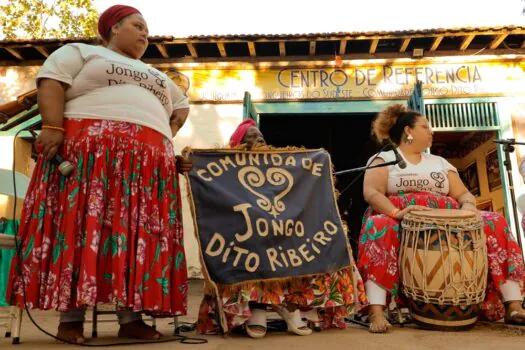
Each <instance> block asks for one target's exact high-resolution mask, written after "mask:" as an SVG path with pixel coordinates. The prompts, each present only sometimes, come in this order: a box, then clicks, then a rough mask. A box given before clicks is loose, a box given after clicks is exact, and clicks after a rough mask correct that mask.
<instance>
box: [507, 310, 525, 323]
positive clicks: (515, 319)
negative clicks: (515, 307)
mask: <svg viewBox="0 0 525 350" xmlns="http://www.w3.org/2000/svg"><path fill="white" fill-rule="evenodd" d="M505 324H510V325H514V326H525V314H523V313H522V314H521V316H520V312H519V311H512V312H511V313H510V315H509V317H505Z"/></svg>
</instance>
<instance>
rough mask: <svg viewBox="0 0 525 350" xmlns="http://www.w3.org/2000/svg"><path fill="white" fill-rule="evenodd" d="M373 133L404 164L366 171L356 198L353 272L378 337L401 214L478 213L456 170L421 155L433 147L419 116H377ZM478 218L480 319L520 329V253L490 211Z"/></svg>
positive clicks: (394, 278)
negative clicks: (482, 260) (483, 279)
mask: <svg viewBox="0 0 525 350" xmlns="http://www.w3.org/2000/svg"><path fill="white" fill-rule="evenodd" d="M372 129H373V132H374V134H375V135H376V137H377V139H378V140H379V141H391V142H393V143H395V144H396V145H398V146H399V147H398V149H397V150H398V152H399V153H400V154H401V155H402V157H403V158H404V160H405V161H406V164H407V166H406V168H404V169H401V168H400V167H399V166H398V165H391V166H387V167H380V168H375V169H370V170H368V171H367V172H366V174H365V177H364V189H363V194H364V197H365V200H366V201H367V203H368V204H369V205H370V208H369V209H368V211H367V212H366V213H365V217H364V220H363V227H362V229H361V237H360V240H359V260H358V267H359V269H360V272H361V275H362V277H363V279H364V280H365V287H366V293H367V296H368V299H369V302H370V308H369V318H370V331H371V332H373V333H384V332H386V331H387V330H388V328H389V327H390V324H389V323H388V321H387V320H386V319H385V316H384V313H383V311H384V307H385V305H386V302H387V297H389V296H392V297H394V298H397V297H398V296H399V287H400V286H399V284H400V282H399V281H400V280H399V269H398V256H399V246H400V241H401V237H400V229H399V228H400V221H401V220H402V219H403V217H404V215H405V214H407V213H408V212H410V211H412V210H430V209H429V208H441V209H460V208H461V209H463V210H469V211H473V212H476V213H477V212H478V210H477V209H476V205H475V203H476V202H475V198H474V196H473V195H472V194H471V193H470V192H469V191H468V190H467V188H466V187H465V185H464V184H463V183H462V181H461V179H460V178H459V175H458V173H457V170H456V168H454V166H452V165H451V164H450V163H449V162H448V161H447V160H445V159H444V158H441V157H439V156H435V155H431V154H428V153H424V151H425V149H427V148H429V147H430V146H431V144H432V134H433V133H432V130H431V129H430V126H429V123H428V121H427V119H426V118H425V117H424V116H422V115H421V114H419V113H417V112H414V111H410V110H407V109H406V108H405V107H403V106H401V105H394V106H391V107H389V108H387V109H386V110H384V111H383V112H381V113H379V115H378V117H377V118H376V120H375V121H374V123H373V126H372ZM391 160H395V155H394V154H393V152H382V153H379V154H378V155H376V156H374V157H372V158H371V160H370V161H369V163H370V164H372V165H375V164H380V163H385V162H389V161H391ZM479 214H480V215H481V218H482V220H483V224H484V228H483V230H484V232H485V235H486V237H487V239H486V241H487V252H488V265H489V274H488V283H487V292H486V298H485V301H484V302H483V303H482V304H481V310H482V317H484V318H486V319H489V320H498V319H501V318H505V322H506V323H512V324H522V325H525V310H523V308H522V307H521V302H522V299H523V287H524V278H525V270H524V266H523V257H522V252H521V249H520V247H519V246H518V244H517V243H516V241H515V240H514V237H513V235H512V233H511V232H510V229H509V226H508V224H507V221H506V220H505V218H503V217H502V216H501V215H500V214H498V213H492V212H485V211H480V212H479Z"/></svg>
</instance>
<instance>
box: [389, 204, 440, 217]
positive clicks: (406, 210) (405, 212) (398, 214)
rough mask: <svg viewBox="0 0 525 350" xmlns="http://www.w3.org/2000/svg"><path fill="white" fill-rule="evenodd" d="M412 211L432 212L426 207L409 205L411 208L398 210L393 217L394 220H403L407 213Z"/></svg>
mask: <svg viewBox="0 0 525 350" xmlns="http://www.w3.org/2000/svg"><path fill="white" fill-rule="evenodd" d="M414 210H416V211H417V210H424V211H428V210H432V209H431V208H428V207H424V206H422V205H411V206H408V207H406V208H405V209H403V210H400V211H398V212H397V213H396V215H394V219H397V220H403V218H404V217H405V215H406V214H407V213H410V212H411V211H414Z"/></svg>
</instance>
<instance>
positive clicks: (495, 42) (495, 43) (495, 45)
mask: <svg viewBox="0 0 525 350" xmlns="http://www.w3.org/2000/svg"><path fill="white" fill-rule="evenodd" d="M507 36H509V35H508V34H500V35H498V36H496V37H495V38H494V40H492V42H491V43H490V46H489V48H490V49H491V50H494V49H497V48H498V46H500V44H501V43H502V42H503V40H505V38H506V37H507Z"/></svg>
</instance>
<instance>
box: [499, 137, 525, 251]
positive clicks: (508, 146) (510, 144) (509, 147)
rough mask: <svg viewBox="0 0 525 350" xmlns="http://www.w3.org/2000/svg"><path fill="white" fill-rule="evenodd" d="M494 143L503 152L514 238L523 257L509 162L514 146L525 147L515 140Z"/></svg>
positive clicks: (523, 143)
mask: <svg viewBox="0 0 525 350" xmlns="http://www.w3.org/2000/svg"><path fill="white" fill-rule="evenodd" d="M494 143H497V144H500V145H502V146H503V151H504V152H505V161H504V162H503V164H504V165H505V170H506V171H507V180H508V181H509V191H510V199H511V205H512V214H513V216H514V225H515V226H516V237H517V239H518V245H519V246H520V249H521V252H522V255H523V246H522V242H521V230H520V224H519V221H518V211H517V209H516V195H515V194H514V182H513V181H512V164H511V162H510V153H512V152H514V145H525V142H516V140H515V139H507V140H495V141H494Z"/></svg>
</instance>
